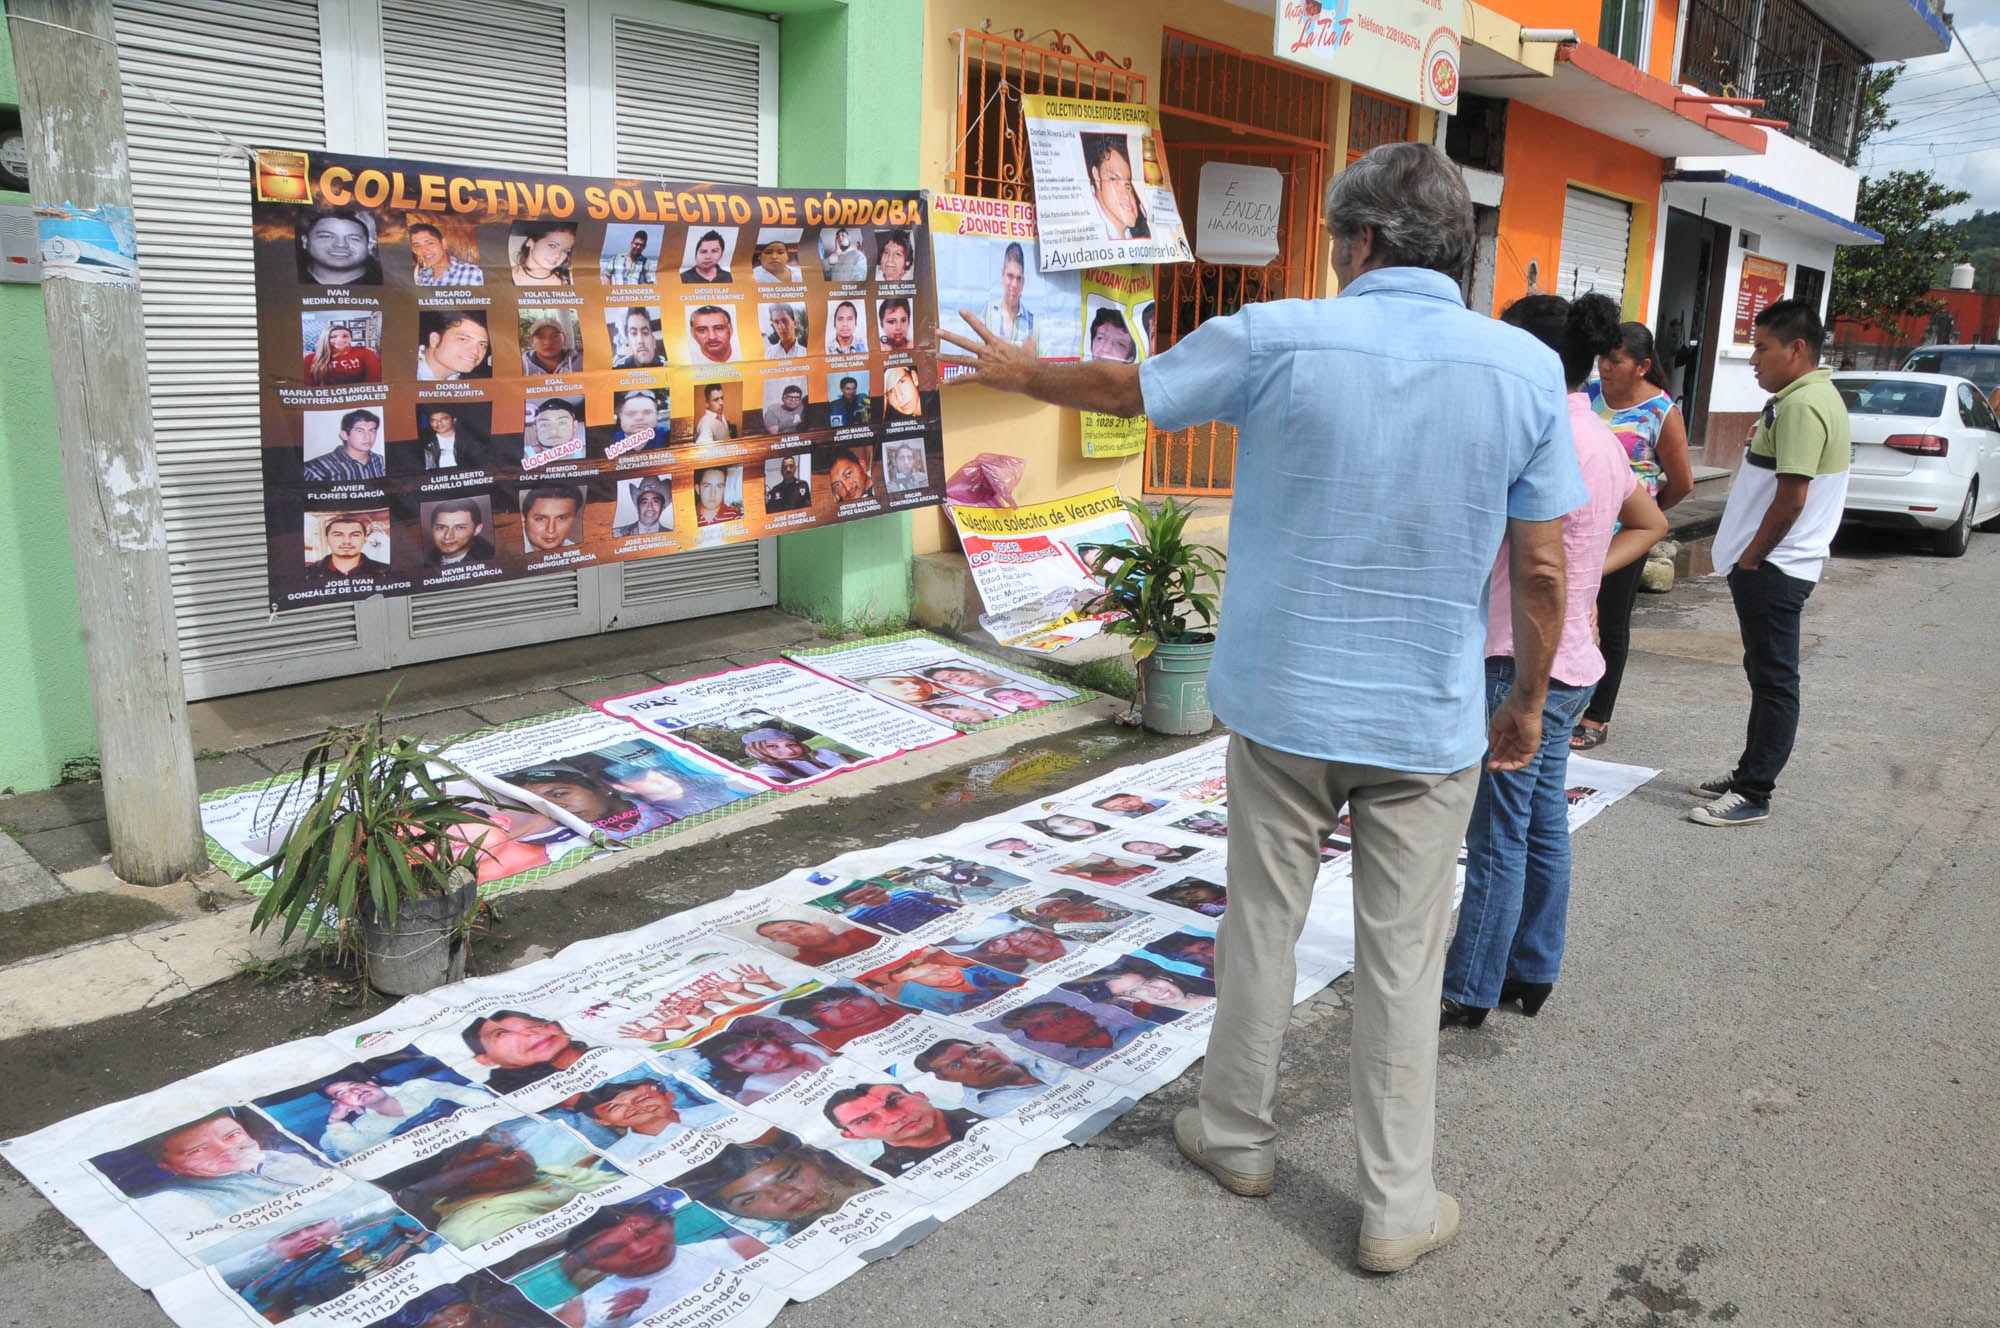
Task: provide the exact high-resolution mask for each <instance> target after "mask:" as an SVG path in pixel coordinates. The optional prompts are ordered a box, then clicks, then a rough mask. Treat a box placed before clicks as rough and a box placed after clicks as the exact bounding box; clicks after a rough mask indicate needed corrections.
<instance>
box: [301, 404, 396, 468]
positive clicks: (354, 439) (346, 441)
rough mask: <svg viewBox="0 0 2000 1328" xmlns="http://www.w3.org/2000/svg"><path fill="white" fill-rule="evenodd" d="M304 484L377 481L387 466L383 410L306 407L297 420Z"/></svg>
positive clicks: (375, 407) (378, 408) (368, 407)
mask: <svg viewBox="0 0 2000 1328" xmlns="http://www.w3.org/2000/svg"><path fill="white" fill-rule="evenodd" d="M299 432H300V436H301V438H302V440H303V442H304V449H303V455H304V459H305V469H304V472H303V473H304V476H305V481H306V483H307V484H354V483H359V482H362V481H367V480H379V479H381V478H382V476H383V475H384V474H385V473H386V471H387V469H388V462H387V460H386V457H387V448H386V447H385V446H384V444H383V442H382V410H381V407H379V406H356V407H354V408H353V409H351V410H309V411H306V412H305V413H304V415H303V416H302V417H301V419H300V430H299Z"/></svg>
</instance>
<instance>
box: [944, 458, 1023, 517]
mask: <svg viewBox="0 0 2000 1328" xmlns="http://www.w3.org/2000/svg"><path fill="white" fill-rule="evenodd" d="M1027 469H1028V463H1027V462H1026V461H1023V460H1022V459H1021V458H1020V457H1012V456H1001V455H1000V454H999V453H998V452H981V453H980V454H979V455H978V456H976V457H974V458H972V460H970V461H968V462H966V463H965V464H964V465H962V466H960V467H959V468H958V469H957V470H955V471H953V472H952V473H951V478H950V479H948V480H946V481H945V486H944V496H945V501H946V502H950V503H956V504H958V505H960V506H963V507H1019V506H1020V504H1019V503H1017V502H1015V501H1014V486H1015V485H1017V484H1019V483H1020V482H1021V476H1022V475H1024V474H1026V473H1027Z"/></svg>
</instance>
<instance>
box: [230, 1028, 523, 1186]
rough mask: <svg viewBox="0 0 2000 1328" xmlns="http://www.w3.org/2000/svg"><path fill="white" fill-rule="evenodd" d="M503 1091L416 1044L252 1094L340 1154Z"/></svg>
mask: <svg viewBox="0 0 2000 1328" xmlns="http://www.w3.org/2000/svg"><path fill="white" fill-rule="evenodd" d="M498 1100H499V1099H497V1098H495V1097H494V1096H493V1094H492V1093H490V1092H488V1091H487V1090H486V1089H484V1088H482V1087H480V1086H478V1085H477V1084H474V1083H473V1082H472V1081H471V1080H469V1079H467V1078H466V1077H465V1076H464V1075H462V1074H460V1073H458V1072H457V1071H456V1070H454V1069H452V1068H451V1067H450V1066H448V1065H446V1064H444V1063H443V1062H442V1061H439V1060H437V1059H435V1058H433V1057H430V1056H425V1055H422V1054H420V1053H419V1052H417V1051H416V1050H415V1049H414V1048H406V1049H404V1050H402V1051H394V1052H389V1053H387V1054H386V1055H382V1056H374V1057H371V1058H369V1059H367V1060H364V1061H356V1062H354V1063H353V1064H351V1065H344V1066H342V1067H341V1068H340V1069H338V1070H335V1071H334V1072H332V1073H331V1074H327V1075H323V1076H321V1077H320V1078H318V1079H315V1080H313V1081H311V1082H310V1083H306V1084H301V1085H300V1086H298V1087H296V1088H289V1089H286V1090H285V1091H284V1092H281V1093H272V1094H269V1095H267V1096H265V1097H260V1098H257V1099H255V1101H256V1104H257V1106H258V1107H260V1108H261V1109H262V1110H263V1111H264V1112H266V1113H267V1114H268V1115H269V1116H270V1117H271V1119H273V1120H275V1121H277V1122H278V1124H280V1125H282V1126H283V1127H284V1128H285V1129H286V1130H287V1131H288V1132H289V1133H291V1134H293V1135H295V1136H297V1137H298V1138H300V1139H304V1140H305V1141H306V1142H308V1143H309V1144H311V1145H312V1146H313V1147H315V1148H317V1149H318V1150H319V1151H320V1152H321V1153H323V1154H325V1155H326V1156H327V1157H329V1158H332V1159H333V1160H334V1161H336V1162H341V1161H345V1160H346V1159H348V1158H350V1157H353V1156H354V1155H355V1154H356V1153H360V1152H364V1151H366V1150H367V1149H370V1148H373V1147H375V1146H376V1145H377V1144H383V1143H387V1142H388V1141H389V1140H391V1139H394V1138H395V1137H396V1136H398V1135H400V1134H404V1133H406V1132H407V1131H410V1130H413V1129H415V1128H417V1127H418V1126H420V1125H428V1124H430V1123H431V1122H432V1121H440V1120H445V1119H448V1118H450V1117H452V1116H455V1115H457V1114H458V1113H459V1112H461V1111H464V1110H465V1109H466V1108H468V1107H486V1106H491V1105H493V1104H494V1103H495V1102H497V1101H498Z"/></svg>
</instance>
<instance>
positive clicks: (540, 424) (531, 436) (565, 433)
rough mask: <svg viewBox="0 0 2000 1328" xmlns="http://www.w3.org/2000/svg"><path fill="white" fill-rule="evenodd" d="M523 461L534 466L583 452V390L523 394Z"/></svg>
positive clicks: (578, 457)
mask: <svg viewBox="0 0 2000 1328" xmlns="http://www.w3.org/2000/svg"><path fill="white" fill-rule="evenodd" d="M523 415H524V418H523V420H522V424H521V465H522V467H523V468H524V469H528V470H534V469H538V468H539V467H541V466H545V465H549V464H552V463H553V462H556V461H562V460H569V461H577V460H581V459H582V458H583V454H584V436H583V434H584V430H583V394H582V393H581V392H579V391H576V390H574V389H572V390H571V391H570V392H568V393H564V394H560V395H555V396H529V397H525V398H523Z"/></svg>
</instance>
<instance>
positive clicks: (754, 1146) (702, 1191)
mask: <svg viewBox="0 0 2000 1328" xmlns="http://www.w3.org/2000/svg"><path fill="white" fill-rule="evenodd" d="M674 1184H675V1185H676V1186H678V1187H679V1188H680V1189H682V1190H684V1191H686V1193H687V1196H688V1197H689V1198H690V1199H694V1200H696V1201H697V1202H699V1203H702V1204H705V1205H707V1206H708V1207H710V1208H713V1209H714V1210H716V1211H717V1212H718V1213H721V1214H722V1215H723V1216H724V1217H725V1218H727V1219H728V1220H729V1221H731V1222H733V1223H735V1224H737V1225H738V1226H741V1227H742V1228H743V1229H744V1230H745V1231H747V1232H749V1233H750V1234H752V1235H755V1236H758V1237H760V1238H762V1239H764V1240H766V1241H767V1242H769V1243H771V1244H777V1243H778V1242H780V1241H783V1240H786V1239H788V1238H789V1237H792V1236H795V1235H798V1234H799V1233H800V1232H802V1231H804V1230H806V1229H807V1228H808V1227H810V1226H812V1224H813V1223H815V1222H817V1221H819V1220H820V1219H822V1218H826V1217H832V1216H833V1215H834V1214H835V1213H837V1212H839V1211H840V1210H841V1208H842V1206H844V1205H845V1204H846V1203H847V1202H848V1201H849V1200H851V1199H856V1198H859V1197H860V1196H862V1195H864V1194H867V1193H869V1192H870V1191H872V1190H877V1189H880V1188H881V1187H882V1182H881V1181H879V1180H876V1179H875V1178H873V1177H871V1176H869V1175H868V1174H867V1173H865V1172H863V1171H860V1170H858V1169H856V1168H855V1167H854V1166H852V1165H850V1164H849V1163H847V1162H843V1161H842V1160H841V1159H840V1158H838V1157H836V1156H834V1155H833V1154H832V1153H829V1152H827V1151H825V1150H824V1149H819V1148H813V1147H811V1146H809V1145H807V1144H805V1143H803V1142H801V1141H800V1140H799V1138H798V1137H797V1136H796V1135H791V1134H787V1133H785V1132H784V1131H783V1130H779V1129H775V1128H774V1129H772V1130H770V1131H768V1132H766V1133H765V1134H762V1135H760V1136H758V1137H757V1138H756V1139H753V1140H751V1141H750V1142H749V1143H743V1144H731V1145H730V1146H729V1147H727V1148H725V1149H723V1150H722V1152H721V1153H719V1154H717V1155H716V1157H715V1158H714V1159H713V1160H711V1161H709V1162H705V1163H703V1164H702V1165H701V1166H699V1167H696V1168H695V1169H694V1170H692V1171H689V1172H685V1173H683V1174H682V1175H679V1176H676V1177H675V1178H674Z"/></svg>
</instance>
